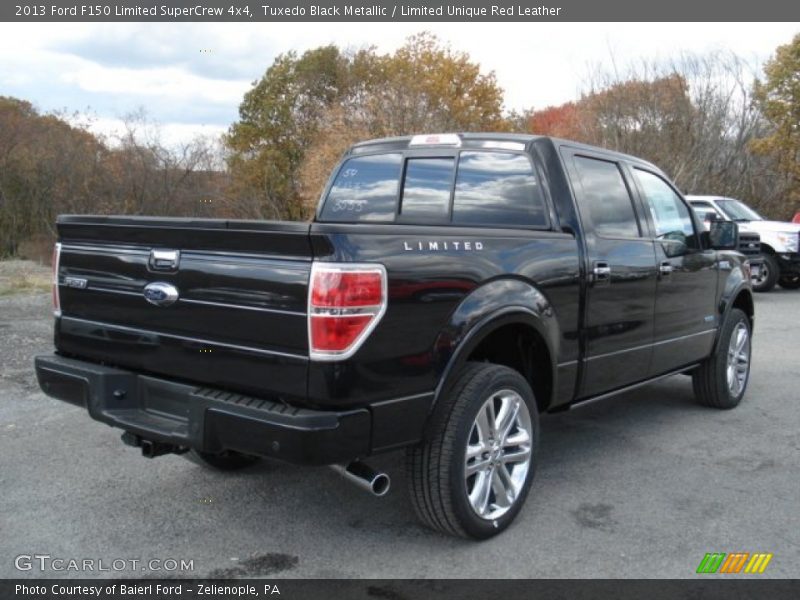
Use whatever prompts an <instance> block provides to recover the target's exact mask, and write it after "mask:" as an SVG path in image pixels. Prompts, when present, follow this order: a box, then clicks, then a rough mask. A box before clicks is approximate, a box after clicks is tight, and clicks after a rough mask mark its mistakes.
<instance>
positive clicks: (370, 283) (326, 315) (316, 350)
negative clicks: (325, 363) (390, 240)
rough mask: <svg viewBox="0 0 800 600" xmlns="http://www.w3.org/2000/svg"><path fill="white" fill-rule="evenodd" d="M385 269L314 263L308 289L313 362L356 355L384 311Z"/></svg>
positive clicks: (310, 346)
mask: <svg viewBox="0 0 800 600" xmlns="http://www.w3.org/2000/svg"><path fill="white" fill-rule="evenodd" d="M386 301H387V294H386V269H385V268H384V267H383V265H376V264H341V263H320V262H315V263H313V264H312V267H311V279H310V283H309V288H308V346H309V351H310V352H309V353H310V356H311V358H312V359H316V360H341V359H345V358H349V357H350V356H352V355H353V354H355V352H356V350H358V348H359V347H360V346H361V344H363V343H364V340H366V339H367V337H368V336H369V334H370V333H371V332H372V330H373V329H374V328H375V326H376V325H377V324H378V322H379V321H380V320H381V317H382V316H383V313H385V312H386Z"/></svg>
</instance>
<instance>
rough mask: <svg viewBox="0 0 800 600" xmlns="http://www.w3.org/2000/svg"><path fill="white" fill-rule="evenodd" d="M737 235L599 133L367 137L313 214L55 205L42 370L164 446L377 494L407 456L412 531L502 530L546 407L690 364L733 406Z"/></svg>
mask: <svg viewBox="0 0 800 600" xmlns="http://www.w3.org/2000/svg"><path fill="white" fill-rule="evenodd" d="M737 231H738V230H737V227H736V224H735V223H732V222H714V223H712V224H711V229H710V231H705V230H704V228H703V226H702V224H701V223H700V222H699V220H698V219H697V217H696V216H695V215H694V213H693V211H692V210H691V209H690V207H689V206H688V205H687V203H686V201H685V200H684V198H683V197H682V195H681V194H680V193H679V192H678V191H677V190H676V189H675V187H674V186H673V185H672V184H671V183H670V181H669V180H668V179H667V177H666V176H665V175H664V174H663V173H662V172H661V171H660V170H659V169H658V168H656V167H655V166H653V165H652V164H649V163H647V162H645V161H642V160H639V159H637V158H634V157H631V156H626V155H622V154H617V153H614V152H609V151H606V150H603V149H600V148H594V147H588V146H584V145H580V144H577V143H572V142H568V141H563V140H556V139H552V138H547V137H537V136H527V135H511V134H442V135H425V136H414V137H399V138H390V139H380V140H374V141H369V142H364V143H360V144H357V145H355V146H354V147H352V148H351V149H350V150H349V151H348V152H347V154H346V155H345V157H344V159H343V160H342V162H341V164H340V165H339V166H338V167H337V168H336V170H335V171H334V173H333V175H332V177H331V179H330V182H329V183H328V186H327V188H326V189H325V191H324V193H323V195H322V199H321V201H320V204H319V208H318V211H317V214H316V218H315V219H314V221H313V222H312V223H287V222H261V221H232V220H210V219H196V220H193V219H165V218H146V217H105V216H61V217H59V219H58V235H59V240H58V243H57V245H56V249H55V258H54V263H53V264H54V284H55V285H54V288H53V300H54V307H55V346H56V353H55V354H52V355H47V356H39V357H37V358H36V372H37V376H38V379H39V383H40V385H41V387H42V389H43V390H44V391H45V392H46V393H47V394H49V395H51V396H53V397H55V398H59V399H61V400H64V401H67V402H71V403H73V404H76V405H78V406H81V407H83V408H85V409H87V410H88V412H89V415H90V416H91V417H92V418H94V419H96V420H98V421H102V422H104V423H107V424H109V425H111V426H113V427H117V428H119V429H121V430H123V432H124V433H123V435H122V437H123V441H125V442H126V443H127V444H129V445H133V446H137V447H139V448H141V450H142V452H143V454H144V455H145V456H149V457H153V456H158V455H160V454H166V453H183V452H188V453H189V455H190V456H191V457H193V458H194V459H195V460H199V461H202V462H204V463H206V464H207V465H212V466H214V467H218V468H223V469H229V468H237V467H240V466H243V465H247V464H249V463H250V462H251V461H253V460H256V459H257V458H258V457H270V458H276V459H281V460H285V461H289V462H292V463H297V464H317V465H322V464H324V465H332V466H335V467H336V468H337V469H338V470H339V471H340V472H341V473H342V474H343V475H344V476H346V477H348V478H350V479H352V480H353V481H355V482H358V483H360V484H361V485H363V486H364V487H367V488H369V489H371V490H372V491H373V492H374V493H376V494H378V495H381V494H383V493H385V492H386V490H387V489H388V486H389V479H388V476H387V475H386V474H384V473H380V472H376V471H374V470H373V469H371V468H370V467H369V466H368V465H367V464H366V463H365V462H363V461H364V459H365V458H367V457H369V456H370V455H375V454H379V453H383V452H388V451H392V450H397V449H405V451H406V456H407V468H408V480H409V482H410V483H409V485H410V491H411V499H412V502H413V504H414V506H415V508H416V511H417V513H418V514H419V516H420V518H421V519H422V521H424V522H425V523H426V524H427V525H429V526H431V527H433V528H435V529H438V530H441V531H443V532H448V533H451V534H455V535H461V536H465V537H473V538H486V537H489V536H492V535H494V534H496V533H498V532H500V531H502V530H503V529H504V528H505V527H507V526H508V525H509V523H510V522H511V521H512V520H513V519H514V517H515V516H516V515H517V513H518V512H519V510H520V508H521V507H522V504H523V502H524V500H525V498H526V496H527V494H528V490H529V488H530V485H531V481H532V479H533V475H534V470H535V467H536V456H537V442H538V439H539V414H540V413H542V412H548V411H558V410H563V409H567V408H569V407H571V406H574V405H576V404H579V403H581V402H586V401H590V400H596V399H599V398H603V397H606V396H610V395H613V394H616V393H619V392H622V391H625V390H629V389H631V388H633V387H636V386H640V385H642V384H645V383H648V382H650V381H653V380H655V379H658V378H661V377H665V376H669V375H673V374H678V373H686V374H690V375H691V376H692V379H693V383H694V392H695V395H696V397H697V399H698V401H699V402H701V403H702V404H704V405H707V406H712V407H716V408H732V407H734V406H736V405H737V404H738V403H739V402H740V400H741V398H742V396H743V395H744V392H745V389H746V387H747V382H748V377H749V370H750V340H751V332H752V328H753V299H752V294H751V286H750V274H749V272H748V264H747V261H746V259H745V257H743V256H742V255H741V254H740V253H738V252H737V251H736V250H735V248H736V247H737V235H738V234H737ZM67 435H68V433H67Z"/></svg>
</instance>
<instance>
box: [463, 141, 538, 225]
mask: <svg viewBox="0 0 800 600" xmlns="http://www.w3.org/2000/svg"><path fill="white" fill-rule="evenodd" d="M453 223H456V224H462V225H489V224H491V225H516V226H519V225H523V226H525V225H528V226H530V225H533V226H544V225H547V217H546V216H545V208H544V201H543V200H542V196H541V192H540V191H539V188H538V186H537V185H536V177H535V176H534V173H533V167H532V165H531V163H530V161H529V160H528V158H527V157H526V156H524V155H521V154H511V153H506V152H467V151H464V152H462V153H461V157H460V159H459V162H458V174H457V176H456V189H455V197H454V200H453Z"/></svg>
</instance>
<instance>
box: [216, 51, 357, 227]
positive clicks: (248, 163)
mask: <svg viewBox="0 0 800 600" xmlns="http://www.w3.org/2000/svg"><path fill="white" fill-rule="evenodd" d="M350 65H351V59H350V58H348V57H347V56H344V55H343V54H342V53H341V52H340V51H339V49H338V48H336V47H335V46H325V47H322V48H317V49H314V50H309V51H308V52H305V53H304V54H303V55H302V56H301V57H299V58H298V56H297V55H296V54H295V53H294V52H289V53H287V54H282V55H280V56H278V57H277V58H276V59H275V61H274V62H273V64H272V66H270V67H269V69H267V72H266V73H265V74H264V76H263V77H262V78H261V79H260V80H259V81H257V82H255V83H254V85H253V88H252V89H251V90H249V91H248V92H247V93H246V94H245V96H244V100H243V101H242V103H241V105H240V107H239V120H238V121H237V122H236V123H234V124H233V125H232V126H231V128H230V130H229V131H228V134H227V136H226V137H225V144H226V146H227V147H228V149H229V151H230V154H229V157H228V165H229V167H230V169H231V175H232V181H233V185H234V189H233V190H232V193H233V194H235V195H238V196H242V197H243V199H245V200H250V201H251V202H254V203H255V205H256V210H255V213H256V214H255V215H254V216H259V217H261V218H297V217H299V216H300V215H299V214H298V213H297V211H296V210H295V205H294V199H295V196H296V194H297V171H298V167H299V165H300V163H301V161H302V160H303V156H304V152H305V149H306V148H307V147H308V145H309V143H310V142H311V140H312V139H313V137H314V135H315V133H316V131H317V129H318V127H319V125H320V119H321V117H322V115H323V114H324V111H325V109H326V108H327V107H328V106H330V105H331V104H333V103H334V102H336V101H337V99H339V98H340V97H341V96H342V94H343V93H344V92H345V90H346V89H347V85H348V70H349V68H350Z"/></svg>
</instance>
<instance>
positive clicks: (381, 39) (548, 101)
mask: <svg viewBox="0 0 800 600" xmlns="http://www.w3.org/2000/svg"><path fill="white" fill-rule="evenodd" d="M424 30H429V31H432V32H433V33H435V34H437V35H438V36H439V37H440V38H441V39H442V40H443V41H445V42H449V43H450V44H451V46H452V47H453V48H454V49H456V50H462V51H465V52H467V53H469V54H470V56H471V58H472V59H473V60H475V61H476V62H479V63H480V64H481V66H482V67H483V69H484V70H485V71H489V70H494V71H495V73H496V75H497V80H498V83H499V84H500V86H501V87H503V88H504V89H505V98H506V107H507V108H509V109H521V108H526V107H536V108H543V107H545V106H547V105H552V104H558V103H561V102H564V101H567V100H570V99H573V98H574V97H575V96H576V95H577V94H578V93H579V92H580V91H581V89H582V87H583V82H584V81H586V79H587V76H588V74H589V73H590V71H591V69H592V67H593V65H597V64H598V63H604V64H605V66H610V65H611V59H612V57H613V59H614V61H615V62H616V63H617V64H621V65H624V64H626V63H629V62H631V61H634V60H639V59H641V58H653V57H661V58H667V57H669V56H672V55H674V54H676V53H679V52H681V51H689V52H706V51H710V50H719V49H728V50H732V51H734V52H736V53H737V54H739V55H741V56H743V57H744V58H745V59H748V60H751V61H752V62H754V63H758V62H760V61H763V60H764V59H765V58H766V57H767V56H769V54H770V53H771V52H773V51H774V49H775V47H776V46H777V45H778V44H781V43H786V42H788V41H789V40H790V39H791V37H792V35H794V33H796V31H797V24H794V23H726V24H723V25H715V24H708V23H673V24H670V23H617V24H615V23H370V24H369V26H365V25H364V24H356V23H336V24H335V25H331V24H329V23H281V24H274V23H210V24H209V23H170V24H164V23H159V24H142V23H104V24H92V23H76V24H69V25H68V26H67V25H65V24H59V23H13V24H12V23H0V94H3V95H14V96H17V97H20V98H24V99H26V100H29V101H32V102H33V103H34V104H36V105H37V106H39V107H40V108H41V109H43V110H58V109H68V110H69V111H73V110H78V111H85V110H86V108H87V107H91V109H92V112H94V113H95V114H96V115H97V117H98V118H100V119H103V120H105V121H106V122H112V121H113V120H114V119H119V118H120V117H121V116H122V115H125V114H127V113H130V112H131V111H134V110H136V109H138V108H140V107H143V108H144V109H145V110H146V111H147V113H148V114H149V116H150V118H152V119H154V120H156V121H160V122H162V123H165V124H168V126H169V127H170V131H171V132H172V134H174V135H176V136H179V135H187V136H189V137H191V135H190V134H191V132H192V130H193V129H192V128H193V127H194V128H195V129H197V130H198V131H199V130H201V129H203V128H205V129H208V130H220V131H221V130H224V129H225V128H227V126H228V125H230V123H231V122H232V121H233V120H235V119H236V116H237V110H238V106H239V103H240V102H241V99H242V95H243V94H244V93H245V92H246V91H247V90H248V89H249V86H250V84H251V83H252V82H253V81H255V80H257V79H258V78H260V77H261V76H262V75H263V73H264V71H265V70H266V68H267V67H268V66H269V65H270V64H271V63H272V61H273V60H274V59H275V57H276V56H277V55H278V54H280V53H283V52H287V51H290V50H295V51H297V52H298V53H302V52H303V51H305V50H307V49H310V48H314V47H317V46H321V45H325V44H329V43H335V44H337V45H339V46H340V47H343V48H348V47H349V48H359V47H365V46H370V45H375V46H376V47H377V48H378V49H379V51H381V52H391V51H393V50H394V49H396V48H397V47H399V46H400V45H401V44H402V43H403V42H404V40H405V38H406V37H407V36H409V35H411V34H414V33H418V32H420V31H424Z"/></svg>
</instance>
